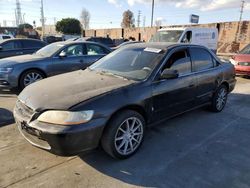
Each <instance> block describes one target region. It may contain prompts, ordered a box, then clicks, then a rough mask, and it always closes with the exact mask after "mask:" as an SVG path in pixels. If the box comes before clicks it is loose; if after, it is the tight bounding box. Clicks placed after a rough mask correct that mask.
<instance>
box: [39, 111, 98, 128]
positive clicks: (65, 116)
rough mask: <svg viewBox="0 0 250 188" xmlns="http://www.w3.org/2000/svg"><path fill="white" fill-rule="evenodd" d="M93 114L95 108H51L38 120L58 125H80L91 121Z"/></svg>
mask: <svg viewBox="0 0 250 188" xmlns="http://www.w3.org/2000/svg"><path fill="white" fill-rule="evenodd" d="M93 115H94V111H93V110H87V111H76V112H70V111H56V110H49V111H46V112H44V113H42V114H41V115H40V116H39V117H38V118H37V120H38V121H40V122H44V123H51V124H57V125H78V124H81V123H86V122H88V121H90V120H91V119H92V117H93Z"/></svg>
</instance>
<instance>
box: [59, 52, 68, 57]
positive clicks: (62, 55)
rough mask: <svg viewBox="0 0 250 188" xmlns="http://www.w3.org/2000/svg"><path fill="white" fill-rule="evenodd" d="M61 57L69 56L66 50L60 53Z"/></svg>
mask: <svg viewBox="0 0 250 188" xmlns="http://www.w3.org/2000/svg"><path fill="white" fill-rule="evenodd" d="M59 57H60V58H64V57H67V54H66V52H64V51H62V52H61V53H60V54H59Z"/></svg>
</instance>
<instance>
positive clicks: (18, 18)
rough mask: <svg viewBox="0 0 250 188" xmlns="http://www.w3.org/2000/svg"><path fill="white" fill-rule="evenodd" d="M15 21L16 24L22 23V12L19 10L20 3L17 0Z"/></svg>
mask: <svg viewBox="0 0 250 188" xmlns="http://www.w3.org/2000/svg"><path fill="white" fill-rule="evenodd" d="M16 23H17V26H18V25H19V24H22V23H23V20H22V12H21V4H20V1H19V0H16Z"/></svg>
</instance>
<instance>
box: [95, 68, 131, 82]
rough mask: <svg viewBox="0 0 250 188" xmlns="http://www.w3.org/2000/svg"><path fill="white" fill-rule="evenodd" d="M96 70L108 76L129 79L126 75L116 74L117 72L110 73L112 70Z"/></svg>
mask: <svg viewBox="0 0 250 188" xmlns="http://www.w3.org/2000/svg"><path fill="white" fill-rule="evenodd" d="M97 72H98V73H100V74H105V75H110V76H114V77H117V78H122V79H124V80H129V79H128V78H126V77H123V76H121V75H117V74H114V73H112V72H108V71H105V70H101V71H97Z"/></svg>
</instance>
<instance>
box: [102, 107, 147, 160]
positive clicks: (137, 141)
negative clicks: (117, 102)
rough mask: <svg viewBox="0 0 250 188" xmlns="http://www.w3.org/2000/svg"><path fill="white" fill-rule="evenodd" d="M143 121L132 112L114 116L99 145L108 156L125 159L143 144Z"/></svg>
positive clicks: (128, 111)
mask: <svg viewBox="0 0 250 188" xmlns="http://www.w3.org/2000/svg"><path fill="white" fill-rule="evenodd" d="M144 132H145V120H144V118H143V116H142V115H141V114H139V113H137V112H135V111H132V110H125V111H122V112H119V113H118V114H117V115H115V116H114V117H113V118H112V119H111V120H110V122H109V123H108V125H107V126H106V128H105V130H104V133H103V136H102V139H101V145H102V147H103V149H104V151H106V153H108V154H109V155H110V156H112V157H114V158H117V159H126V158H129V157H130V156H132V155H133V154H134V153H136V151H137V150H138V149H139V147H140V146H141V144H142V142H143V137H144Z"/></svg>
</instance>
